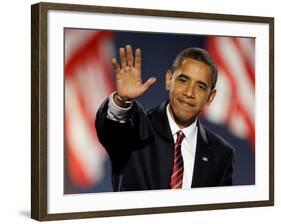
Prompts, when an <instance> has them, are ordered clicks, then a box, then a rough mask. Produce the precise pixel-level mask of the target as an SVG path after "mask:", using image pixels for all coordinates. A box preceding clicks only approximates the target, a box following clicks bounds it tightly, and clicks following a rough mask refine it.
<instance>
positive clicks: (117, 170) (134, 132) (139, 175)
mask: <svg viewBox="0 0 281 224" xmlns="http://www.w3.org/2000/svg"><path fill="white" fill-rule="evenodd" d="M167 103H168V102H164V103H162V104H161V105H160V106H158V107H156V108H153V109H151V110H148V111H147V110H145V109H144V108H143V107H142V106H141V105H140V104H139V103H138V102H136V101H134V103H133V107H132V109H130V110H129V114H128V120H127V122H126V123H124V124H121V123H119V122H116V121H112V120H110V119H108V118H107V109H108V100H106V101H105V102H104V103H103V104H102V105H101V107H100V108H99V110H98V112H97V116H96V130H97V134H98V138H99V140H100V142H101V144H102V145H103V146H104V148H105V149H106V150H107V152H108V154H109V157H110V160H111V164H112V184H113V190H114V191H129V190H152V189H168V188H169V182H170V177H171V172H172V165H173V150H174V139H173V136H172V133H171V130H170V126H169V122H168V118H167V114H166V106H167ZM197 125H198V136H197V145H196V154H195V161H194V170H193V179H192V187H212V186H227V185H232V175H233V158H234V149H233V148H232V146H230V145H229V144H228V143H227V142H226V141H224V140H223V139H222V138H221V137H219V136H217V135H216V134H214V133H213V132H211V131H209V130H207V129H205V128H204V127H203V126H202V125H201V124H200V122H199V121H198V124H197ZM206 158H207V159H206ZM206 160H207V161H206Z"/></svg>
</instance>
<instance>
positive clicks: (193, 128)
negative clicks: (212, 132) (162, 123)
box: [166, 104, 197, 139]
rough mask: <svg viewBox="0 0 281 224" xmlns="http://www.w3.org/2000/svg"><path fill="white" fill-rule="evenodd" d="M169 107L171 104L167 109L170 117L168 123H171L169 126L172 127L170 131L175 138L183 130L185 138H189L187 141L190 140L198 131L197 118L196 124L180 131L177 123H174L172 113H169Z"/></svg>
mask: <svg viewBox="0 0 281 224" xmlns="http://www.w3.org/2000/svg"><path fill="white" fill-rule="evenodd" d="M169 106H170V104H168V105H167V107H166V113H167V117H168V121H169V125H170V129H171V132H172V135H173V137H174V136H175V135H176V134H177V132H178V131H179V130H181V131H182V132H183V133H184V135H185V137H187V139H189V137H191V136H192V135H193V134H194V133H196V129H197V125H196V124H197V118H196V119H195V120H194V122H193V123H192V124H191V125H189V126H188V127H186V128H183V129H180V128H179V127H178V125H177V124H176V122H175V121H174V119H173V117H172V115H171V113H170V111H169Z"/></svg>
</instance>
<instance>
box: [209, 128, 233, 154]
mask: <svg viewBox="0 0 281 224" xmlns="http://www.w3.org/2000/svg"><path fill="white" fill-rule="evenodd" d="M204 129H205V133H206V137H207V139H208V142H209V143H211V144H212V145H217V146H218V148H221V149H224V150H227V151H228V152H229V153H232V154H233V153H234V151H235V149H234V147H233V146H232V145H231V144H230V143H229V142H228V141H226V140H225V139H224V138H223V137H221V136H220V135H218V134H217V133H215V132H213V131H211V130H209V129H207V128H205V127H204Z"/></svg>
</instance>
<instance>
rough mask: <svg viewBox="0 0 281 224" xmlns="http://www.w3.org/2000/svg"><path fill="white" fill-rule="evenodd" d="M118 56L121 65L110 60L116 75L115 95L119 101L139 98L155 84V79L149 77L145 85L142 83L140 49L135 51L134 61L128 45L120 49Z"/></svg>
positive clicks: (114, 60)
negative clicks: (118, 97)
mask: <svg viewBox="0 0 281 224" xmlns="http://www.w3.org/2000/svg"><path fill="white" fill-rule="evenodd" d="M119 54H120V63H121V65H120V64H118V63H117V60H116V59H115V58H113V59H112V64H113V67H114V70H115V73H116V87H117V94H118V95H119V96H120V98H121V99H124V100H132V99H135V98H137V97H139V96H141V95H142V94H143V93H144V92H145V91H146V90H147V89H148V88H149V87H150V86H151V85H153V84H154V83H155V82H156V78H154V77H151V78H149V79H148V80H147V81H146V82H145V83H143V82H142V79H141V50H140V49H136V52H135V59H134V56H133V52H132V47H131V46H130V45H126V49H124V48H120V49H119Z"/></svg>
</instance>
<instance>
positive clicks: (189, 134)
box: [107, 93, 197, 189]
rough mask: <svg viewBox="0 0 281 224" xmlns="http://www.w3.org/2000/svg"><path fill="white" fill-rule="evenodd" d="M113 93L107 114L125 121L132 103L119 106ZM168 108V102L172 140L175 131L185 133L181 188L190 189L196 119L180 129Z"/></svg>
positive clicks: (182, 147) (110, 117)
mask: <svg viewBox="0 0 281 224" xmlns="http://www.w3.org/2000/svg"><path fill="white" fill-rule="evenodd" d="M113 94H114V93H112V94H111V95H110V97H109V103H108V110H107V116H108V118H109V119H111V120H114V121H118V122H120V123H125V122H126V115H127V112H128V111H129V110H130V109H131V107H132V105H131V106H130V107H128V108H122V107H119V106H118V105H117V104H116V103H115V102H114V100H113ZM168 108H169V104H168V105H167V107H166V113H167V116H168V120H169V126H170V129H171V132H172V135H173V138H174V142H175V143H176V140H177V132H178V131H179V130H181V131H182V132H183V133H184V135H185V138H184V139H183V140H182V144H181V152H182V157H183V166H184V171H183V183H182V189H190V188H191V183H192V175H193V166H194V160H195V151H196V143H197V125H196V123H197V119H196V120H195V121H194V122H193V123H192V124H191V125H190V126H188V127H186V128H184V129H180V128H179V127H178V125H177V124H176V122H175V121H174V119H173V117H172V115H171V113H170V111H169V109H168Z"/></svg>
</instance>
